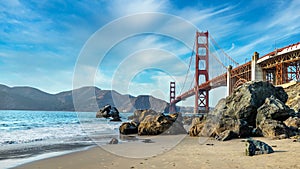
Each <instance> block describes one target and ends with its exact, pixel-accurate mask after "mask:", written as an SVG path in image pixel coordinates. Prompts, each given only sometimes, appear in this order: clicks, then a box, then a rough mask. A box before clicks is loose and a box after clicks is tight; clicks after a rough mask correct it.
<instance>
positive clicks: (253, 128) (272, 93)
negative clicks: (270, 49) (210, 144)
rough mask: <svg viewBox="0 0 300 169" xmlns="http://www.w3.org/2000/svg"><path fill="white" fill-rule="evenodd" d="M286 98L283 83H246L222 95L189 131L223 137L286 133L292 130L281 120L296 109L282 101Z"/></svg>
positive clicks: (286, 135)
mask: <svg viewBox="0 0 300 169" xmlns="http://www.w3.org/2000/svg"><path fill="white" fill-rule="evenodd" d="M287 99H288V96H287V94H286V93H285V91H284V90H283V88H282V87H275V86H273V85H272V84H271V83H268V82H248V83H245V84H244V85H242V86H240V87H239V88H237V89H235V90H234V91H233V93H232V94H231V95H230V96H228V97H226V98H225V99H221V100H220V101H219V103H218V104H217V106H216V107H215V109H214V110H213V111H212V112H210V113H209V115H207V117H206V119H205V121H204V122H203V123H202V124H201V123H198V124H195V125H194V126H193V127H192V128H191V129H190V135H192V136H209V137H216V138H217V139H218V140H223V141H225V140H228V139H232V138H237V137H249V136H266V137H277V136H280V135H283V134H284V135H285V137H289V136H291V135H293V133H291V131H290V128H289V127H287V126H286V125H285V124H284V123H283V121H284V120H286V119H287V118H289V117H290V116H293V115H294V114H295V113H294V111H293V110H292V109H290V108H289V107H288V106H286V105H285V102H286V101H287ZM200 130H201V131H200Z"/></svg>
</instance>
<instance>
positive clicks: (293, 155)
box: [16, 136, 300, 169]
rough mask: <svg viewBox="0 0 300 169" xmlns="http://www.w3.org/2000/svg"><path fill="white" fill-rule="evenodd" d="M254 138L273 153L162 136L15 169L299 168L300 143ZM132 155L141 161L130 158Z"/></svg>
mask: <svg viewBox="0 0 300 169" xmlns="http://www.w3.org/2000/svg"><path fill="white" fill-rule="evenodd" d="M176 139H178V140H176ZM255 139H258V140H261V141H264V142H266V143H267V144H269V145H270V146H273V149H274V151H275V153H272V154H264V155H256V156H252V157H249V156H245V142H242V139H235V140H230V141H226V142H219V141H216V140H214V139H211V138H209V139H207V138H201V139H200V141H199V138H192V137H189V136H187V137H185V138H184V139H183V140H182V141H181V142H180V143H179V144H178V145H177V146H175V147H173V148H172V144H165V143H167V142H168V141H170V140H171V142H172V141H173V142H176V141H180V140H181V138H174V137H173V136H165V137H158V138H155V137H154V138H151V140H149V138H145V139H144V140H143V141H144V142H143V141H138V142H135V141H132V142H128V143H121V144H117V145H105V146H103V147H95V148H92V149H89V150H86V151H81V152H75V153H71V154H67V155H63V156H58V157H54V158H49V159H44V160H40V161H35V162H32V163H28V164H25V165H22V166H18V167H16V168H18V169H38V168H39V169H86V168H89V169H123V168H124V169H133V168H145V169H146V168H147V169H149V168H174V169H175V168H178V169H179V168H180V169H182V168H195V169H196V168H204V169H205V168H207V169H208V168H225V169H229V168H230V169H231V168H284V169H286V168H300V162H299V161H300V156H299V154H300V142H293V139H283V140H270V139H267V138H255ZM174 140H175V141H174ZM110 152H114V153H110ZM158 153H160V154H158ZM116 154H118V155H116ZM124 156H127V157H124ZM128 156H130V157H131V158H128ZM135 156H140V157H142V158H132V157H135ZM149 156H152V157H149Z"/></svg>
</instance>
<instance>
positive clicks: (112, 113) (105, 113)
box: [96, 105, 121, 121]
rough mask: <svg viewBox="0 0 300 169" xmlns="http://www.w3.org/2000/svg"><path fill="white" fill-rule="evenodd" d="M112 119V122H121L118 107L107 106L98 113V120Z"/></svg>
mask: <svg viewBox="0 0 300 169" xmlns="http://www.w3.org/2000/svg"><path fill="white" fill-rule="evenodd" d="M110 117H111V118H112V119H111V120H110V121H121V117H120V115H119V111H118V109H117V108H116V107H111V105H106V106H104V107H103V108H101V109H100V110H99V111H98V112H97V113H96V118H110Z"/></svg>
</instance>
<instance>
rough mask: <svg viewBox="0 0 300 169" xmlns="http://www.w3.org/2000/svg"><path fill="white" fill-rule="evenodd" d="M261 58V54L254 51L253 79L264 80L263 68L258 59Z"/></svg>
mask: <svg viewBox="0 0 300 169" xmlns="http://www.w3.org/2000/svg"><path fill="white" fill-rule="evenodd" d="M258 58H259V54H258V53H257V52H254V54H253V56H252V61H251V81H262V80H263V70H262V68H261V67H260V66H259V64H257V60H258Z"/></svg>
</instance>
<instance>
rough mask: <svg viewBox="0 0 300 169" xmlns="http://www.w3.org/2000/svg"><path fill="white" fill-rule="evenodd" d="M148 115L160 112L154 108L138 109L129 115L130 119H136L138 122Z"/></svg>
mask: <svg viewBox="0 0 300 169" xmlns="http://www.w3.org/2000/svg"><path fill="white" fill-rule="evenodd" d="M148 115H158V113H157V112H156V111H154V110H152V109H146V110H136V111H134V112H133V115H132V116H129V117H128V120H132V121H135V122H136V123H140V122H141V121H143V120H144V119H145V117H146V116H148Z"/></svg>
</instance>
